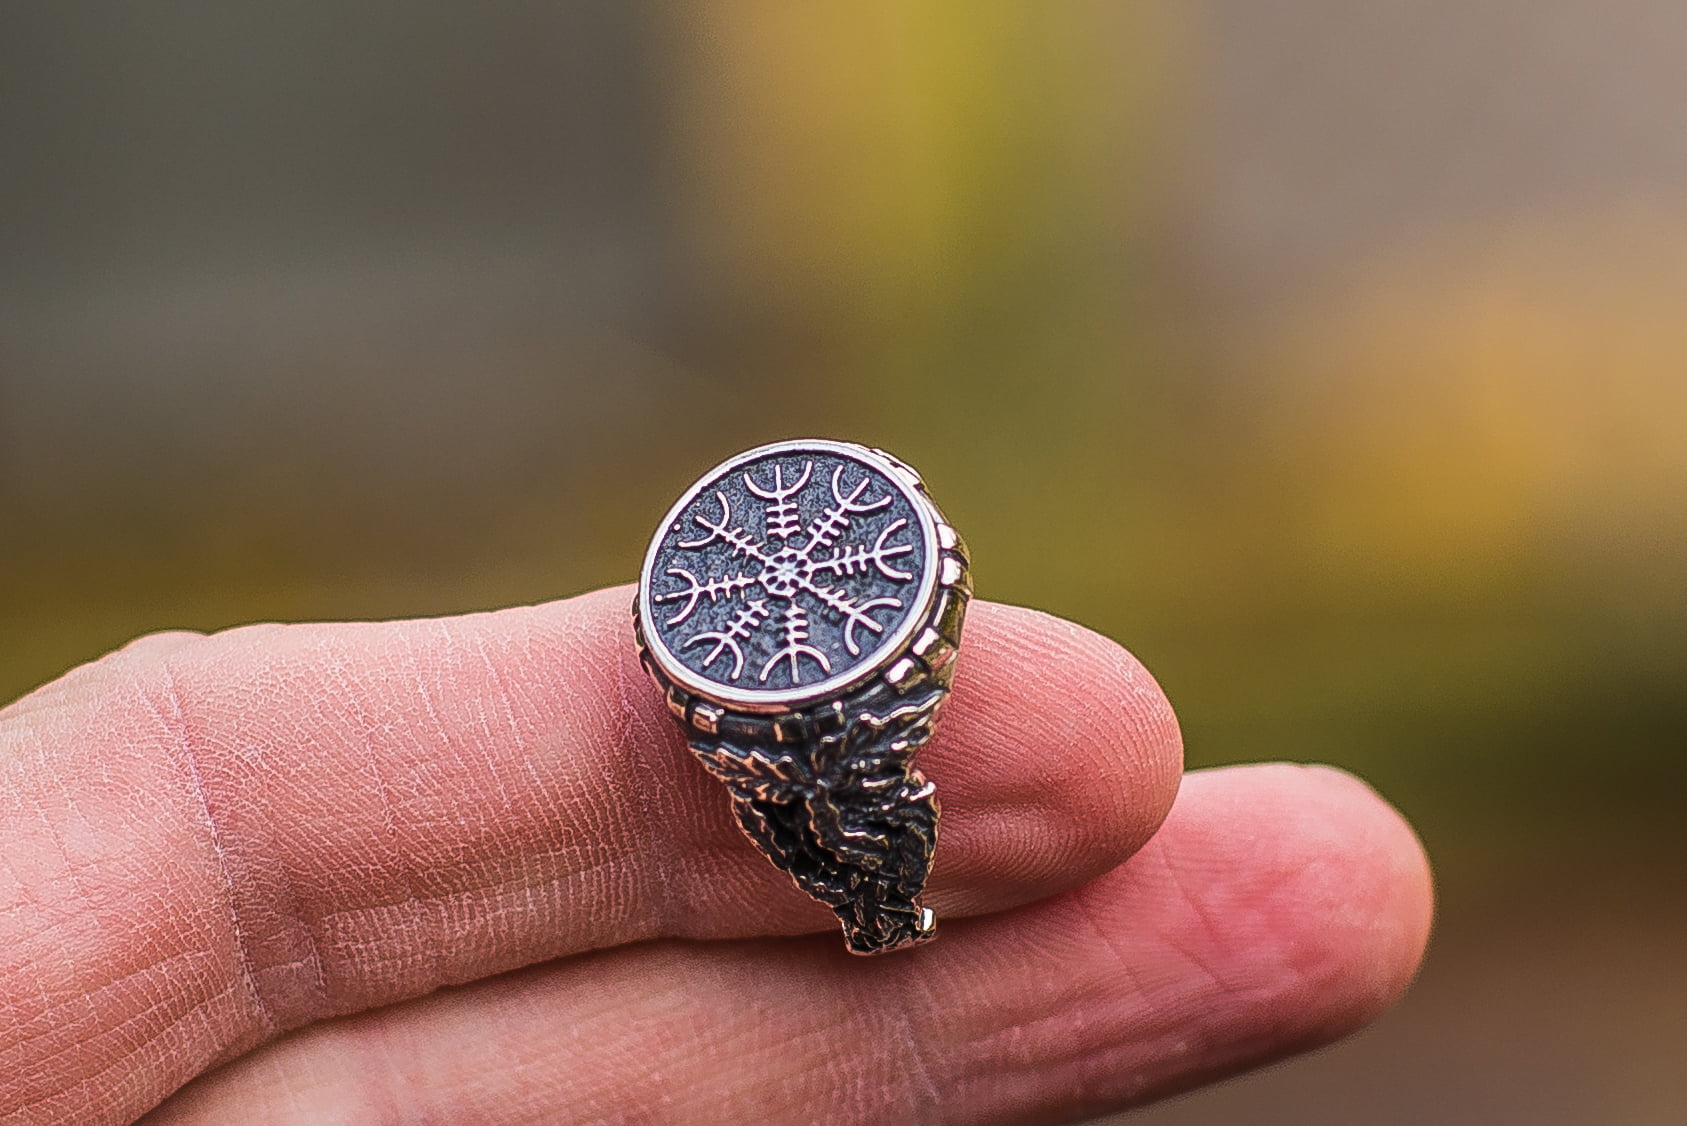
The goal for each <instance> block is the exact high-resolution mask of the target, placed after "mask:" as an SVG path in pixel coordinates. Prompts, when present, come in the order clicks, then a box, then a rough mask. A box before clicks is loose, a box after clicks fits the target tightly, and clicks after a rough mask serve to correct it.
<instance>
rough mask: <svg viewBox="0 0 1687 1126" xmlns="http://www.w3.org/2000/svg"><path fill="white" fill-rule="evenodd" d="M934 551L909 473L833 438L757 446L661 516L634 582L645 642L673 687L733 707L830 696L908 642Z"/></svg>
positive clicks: (929, 586)
mask: <svg viewBox="0 0 1687 1126" xmlns="http://www.w3.org/2000/svg"><path fill="white" fill-rule="evenodd" d="M938 553H939V549H938V543H937V532H936V526H935V522H934V520H933V518H932V514H931V506H930V504H929V503H928V502H926V501H925V500H924V499H923V498H922V497H920V496H919V494H918V492H917V482H916V480H915V479H914V478H913V477H912V476H911V474H910V473H909V472H908V471H907V470H906V469H904V468H902V467H900V466H898V465H896V464H894V463H892V462H890V461H889V459H887V458H885V457H882V456H880V455H877V454H874V453H873V452H872V451H869V450H866V449H864V448H862V447H859V446H850V445H846V444H844V443H841V442H829V441H823V440H818V439H816V440H809V441H800V442H780V443H777V444H775V445H772V446H763V447H761V448H759V449H755V450H751V451H749V452H748V453H745V454H741V455H739V456H738V457H735V458H732V459H731V460H729V461H727V462H725V463H723V464H722V465H720V466H718V467H717V468H716V469H714V470H713V471H711V472H710V474H709V475H707V476H705V477H704V478H703V479H702V480H700V481H699V482H698V483H697V484H696V485H694V486H693V487H692V488H691V490H690V491H689V492H687V493H686V495H685V496H684V497H682V498H681V499H680V501H679V503H678V504H676V505H675V506H674V508H673V509H672V510H671V511H670V512H669V513H668V516H667V519H666V520H665V521H664V522H663V524H662V526H661V528H660V530H659V531H658V533H657V535H656V538H655V540H654V542H652V544H651V547H650V550H649V552H648V553H647V555H646V558H645V564H644V581H643V582H642V583H641V584H640V593H641V599H642V600H643V604H642V605H641V610H642V612H643V619H644V621H645V623H646V640H647V642H648V644H649V646H650V650H651V653H652V656H653V657H655V659H656V660H657V662H658V663H659V664H660V665H661V666H662V668H663V671H664V672H666V673H667V674H668V676H669V677H671V678H672V679H673V680H674V681H675V682H676V683H678V684H680V685H682V686H684V687H685V688H687V689H689V690H691V691H692V692H695V693H698V694H700V695H702V696H704V697H706V698H708V699H710V700H712V701H714V702H716V703H719V704H722V705H724V706H727V707H741V708H748V709H753V710H768V709H771V708H787V707H794V706H799V705H801V704H802V703H804V702H807V701H812V700H822V699H826V698H827V697H829V696H832V695H835V694H836V693H838V692H840V691H843V690H846V689H847V688H849V687H850V686H852V685H855V684H858V683H860V682H861V681H863V680H865V679H867V678H869V677H871V676H872V675H873V673H875V672H877V671H879V670H880V669H882V668H883V667H884V666H885V665H887V664H889V663H890V660H891V659H892V658H893V657H894V656H895V654H896V653H897V652H898V651H899V650H900V649H901V648H902V646H904V645H905V644H906V643H907V641H908V639H909V637H910V635H911V634H912V633H913V631H914V630H915V628H916V627H918V625H919V624H920V621H921V618H922V615H923V613H924V611H925V610H926V608H927V607H928V606H929V605H930V602H931V598H932V591H933V589H934V587H935V585H936V579H937V559H938Z"/></svg>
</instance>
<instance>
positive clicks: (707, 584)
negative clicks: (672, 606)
mask: <svg viewBox="0 0 1687 1126" xmlns="http://www.w3.org/2000/svg"><path fill="white" fill-rule="evenodd" d="M667 573H668V574H670V575H672V576H674V577H675V578H676V579H680V580H682V581H683V582H685V584H686V586H685V588H684V589H683V590H670V591H667V592H665V593H663V594H656V595H652V596H651V601H652V602H680V601H683V602H684V603H685V605H684V606H681V607H680V608H679V612H678V613H676V614H675V615H674V616H673V617H671V618H669V619H668V623H667V624H668V625H671V626H677V625H679V624H680V623H681V622H683V621H685V619H687V618H689V617H691V613H692V611H694V610H696V609H697V602H698V600H699V599H700V598H702V597H703V596H704V595H708V597H709V601H710V602H715V601H717V600H719V599H722V598H732V597H734V596H735V595H737V594H738V592H739V591H741V590H745V589H747V588H749V587H752V586H754V585H755V583H756V576H754V575H746V574H744V573H743V572H741V571H740V572H734V573H733V574H729V575H722V576H721V577H720V578H718V579H707V580H703V579H699V578H698V577H697V576H696V575H694V574H692V573H691V572H690V571H687V570H686V569H685V568H684V567H669V568H668V570H667Z"/></svg>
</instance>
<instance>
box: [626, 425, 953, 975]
mask: <svg viewBox="0 0 1687 1126" xmlns="http://www.w3.org/2000/svg"><path fill="white" fill-rule="evenodd" d="M971 596H972V585H971V578H970V571H969V566H968V557H967V550H966V545H965V544H964V543H962V542H961V538H960V536H958V535H957V534H956V533H955V530H954V529H953V528H952V527H950V526H949V524H948V523H947V522H945V521H944V520H943V517H942V516H941V514H940V513H939V512H938V510H937V507H936V506H935V505H934V504H933V503H932V501H931V498H930V497H928V496H927V495H926V492H925V486H924V485H923V484H922V483H921V482H920V479H919V476H918V475H917V474H916V473H914V471H913V470H912V469H909V468H908V467H907V466H906V465H904V464H903V463H901V462H899V461H897V460H896V459H895V458H893V457H891V456H890V455H889V454H886V453H884V452H883V451H881V450H870V449H867V448H866V447H865V446H857V445H853V444H850V443H845V442H833V441H827V440H823V439H809V440H803V441H794V442H776V443H774V444H773V445H769V446H761V447H759V448H757V449H753V450H750V451H748V452H746V453H742V454H739V455H738V456H736V457H733V458H730V459H728V460H727V461H725V462H723V463H722V464H721V465H719V466H716V467H715V468H714V469H712V470H710V471H709V472H708V473H707V474H705V475H704V477H703V478H702V480H700V481H698V482H697V483H696V484H695V485H693V486H692V487H691V488H690V489H689V490H687V492H686V493H685V495H684V496H682V497H681V498H680V499H679V501H678V502H677V503H676V504H675V505H674V506H673V507H672V508H671V509H669V511H668V514H667V516H666V517H664V518H663V520H662V523H661V524H660V525H659V526H658V527H657V529H656V535H655V537H654V538H653V539H652V541H651V544H650V549H649V551H647V552H646V553H645V559H644V569H643V572H642V574H641V576H640V581H639V592H638V597H637V598H636V599H635V600H634V603H633V625H634V629H633V636H634V639H635V641H636V643H637V645H638V647H639V655H640V659H641V662H642V663H643V665H644V667H645V670H646V671H647V672H648V673H649V674H650V677H651V679H652V680H654V681H655V682H656V685H657V687H658V688H659V689H660V690H661V692H662V694H663V697H664V699H665V700H666V702H667V705H668V709H669V710H670V711H671V712H673V714H674V717H675V718H676V719H677V720H679V721H680V723H681V724H683V725H684V727H685V730H686V741H687V743H688V744H689V746H690V747H691V752H692V754H693V755H695V756H696V758H697V761H698V762H699V764H701V766H702V767H703V768H704V769H705V770H707V771H708V772H709V773H710V774H711V775H713V776H714V777H715V778H716V779H718V780H719V781H721V782H722V783H724V784H725V786H726V789H727V792H728V794H729V795H730V798H731V808H732V812H733V815H734V816H735V817H736V818H737V821H738V825H739V827H740V828H741V829H742V830H743V831H744V833H745V835H746V836H748V837H749V838H750V840H752V841H753V842H755V844H756V846H757V847H758V848H760V849H761V850H762V851H763V852H764V853H765V854H766V855H767V857H768V858H769V859H770V860H772V861H773V863H774V864H776V865H778V866H779V867H780V868H782V869H784V870H785V872H787V873H788V874H789V875H790V876H791V878H792V879H793V880H794V881H795V882H796V884H797V886H798V887H799V888H801V889H802V890H803V891H805V892H807V893H808V894H809V895H811V896H813V897H814V898H815V899H817V900H819V901H820V902H821V903H824V904H825V905H826V906H828V907H830V908H831V909H832V911H833V912H834V913H835V914H836V915H837V917H838V920H839V921H840V922H841V923H842V924H843V931H844V937H845V941H846V943H847V945H848V947H849V949H850V950H851V951H853V952H854V953H857V954H882V953H885V952H887V951H891V950H900V949H902V948H904V947H907V946H912V945H915V944H917V943H920V942H925V941H927V940H928V939H930V938H931V937H932V934H933V932H934V929H935V927H936V919H935V917H934V916H933V914H932V912H931V911H930V909H928V908H926V907H925V906H923V905H922V904H921V902H920V899H921V896H922V894H923V893H924V889H925V882H926V877H927V875H928V874H929V873H930V870H931V864H932V860H933V856H934V854H935V850H936V847H937V826H938V815H939V810H938V804H937V794H936V787H935V786H934V785H933V784H932V783H931V782H929V781H928V780H926V778H925V777H924V776H923V775H922V774H921V773H920V772H919V771H918V770H917V769H916V768H915V766H914V756H915V754H916V752H918V750H919V749H920V747H921V746H923V745H924V744H925V742H926V741H927V740H928V739H930V738H931V735H932V732H933V730H934V729H935V726H936V723H937V719H938V714H939V712H940V711H941V709H942V706H943V703H944V701H945V699H946V698H947V697H948V695H949V687H950V685H951V683H952V682H953V680H954V676H955V665H956V656H957V654H958V653H959V649H960V643H961V625H962V622H963V620H964V619H965V616H966V607H967V602H968V600H969V599H970V598H971Z"/></svg>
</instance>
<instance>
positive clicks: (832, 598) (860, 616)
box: [797, 576, 902, 657]
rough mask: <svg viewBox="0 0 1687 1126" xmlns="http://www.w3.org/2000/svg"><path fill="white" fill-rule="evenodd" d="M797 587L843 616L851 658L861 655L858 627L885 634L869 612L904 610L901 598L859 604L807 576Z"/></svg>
mask: <svg viewBox="0 0 1687 1126" xmlns="http://www.w3.org/2000/svg"><path fill="white" fill-rule="evenodd" d="M797 585H798V586H800V587H802V589H804V590H806V591H808V592H809V593H810V594H812V595H814V597H816V598H818V599H820V601H822V602H824V603H825V604H826V606H827V607H828V608H829V609H831V610H833V611H835V612H836V613H838V614H840V615H842V617H843V620H844V627H843V642H844V648H846V649H848V650H849V652H850V655H851V656H856V657H858V656H860V655H861V646H860V645H859V644H857V643H856V640H855V628H856V627H857V626H860V627H862V628H863V629H866V630H868V631H870V632H872V633H883V632H884V626H882V625H880V624H879V623H878V622H876V621H874V620H873V617H872V615H871V614H870V613H869V611H871V610H879V609H883V608H884V607H887V606H888V607H890V608H891V609H894V610H900V609H902V600H901V599H900V598H889V597H884V598H869V599H867V601H865V602H857V601H856V600H855V599H854V598H852V597H850V596H849V595H848V594H845V593H844V592H843V591H841V590H838V589H836V588H835V587H829V586H825V585H823V584H821V583H817V582H815V581H814V580H813V579H812V578H808V577H806V576H805V577H802V578H799V579H798V580H797Z"/></svg>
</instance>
